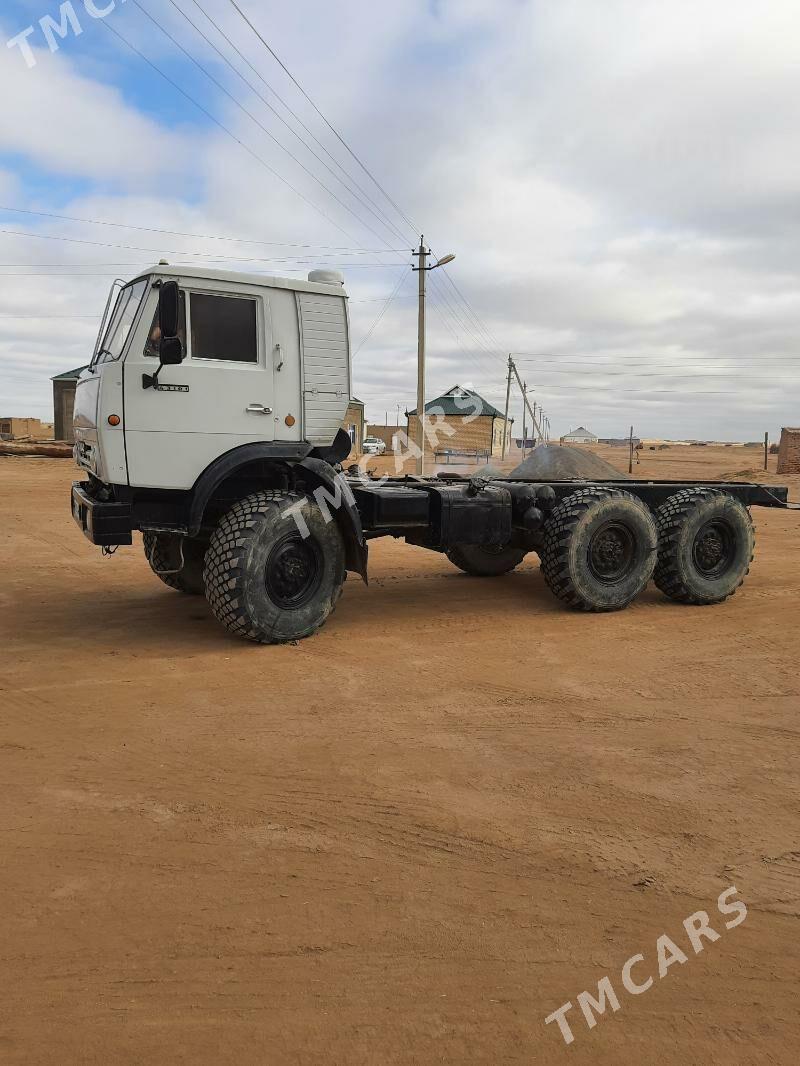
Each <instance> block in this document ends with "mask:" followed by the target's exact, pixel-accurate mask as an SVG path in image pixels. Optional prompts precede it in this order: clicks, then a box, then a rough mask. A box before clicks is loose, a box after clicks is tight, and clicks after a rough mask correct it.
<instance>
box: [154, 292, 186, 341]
mask: <svg viewBox="0 0 800 1066" xmlns="http://www.w3.org/2000/svg"><path fill="white" fill-rule="evenodd" d="M180 297H181V294H180V289H179V288H178V283H177V281H165V282H164V283H163V285H162V286H161V288H160V289H159V290H158V325H159V327H160V328H161V336H162V337H177V335H178V321H179V315H180Z"/></svg>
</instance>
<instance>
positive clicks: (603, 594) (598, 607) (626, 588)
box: [542, 487, 658, 611]
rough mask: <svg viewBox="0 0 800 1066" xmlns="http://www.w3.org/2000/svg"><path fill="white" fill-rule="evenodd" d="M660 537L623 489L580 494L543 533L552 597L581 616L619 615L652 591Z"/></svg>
mask: <svg viewBox="0 0 800 1066" xmlns="http://www.w3.org/2000/svg"><path fill="white" fill-rule="evenodd" d="M657 545H658V537H657V533H656V526H655V522H654V520H653V516H652V514H651V513H650V510H649V508H648V507H647V506H646V505H645V504H644V503H642V501H641V500H639V499H637V497H636V496H633V495H631V493H629V492H625V491H624V490H623V489H616V488H599V487H591V488H585V489H578V491H577V492H574V493H573V494H572V495H571V496H568V497H567V498H566V499H564V500H562V501H561V503H559V504H558V505H557V506H556V507H555V508H554V509H553V512H552V514H551V515H550V517H549V518H548V520H547V522H546V524H545V528H544V545H543V548H542V573H543V574H544V579H545V582H546V583H547V586H548V588H549V589H550V591H551V592H552V593H553V594H554V595H555V596H557V597H558V599H560V600H561V601H562V602H563V603H565V604H567V606H569V607H573V608H575V609H576V610H579V611H620V610H622V609H623V608H624V607H627V606H628V605H629V604H630V603H631V601H632V600H634V599H635V598H636V597H637V596H638V595H639V594H640V593H641V592H642V591H643V590H644V589H645V588H646V586H647V583H648V581H649V580H650V578H651V577H652V575H653V570H654V567H655V565H656V551H657Z"/></svg>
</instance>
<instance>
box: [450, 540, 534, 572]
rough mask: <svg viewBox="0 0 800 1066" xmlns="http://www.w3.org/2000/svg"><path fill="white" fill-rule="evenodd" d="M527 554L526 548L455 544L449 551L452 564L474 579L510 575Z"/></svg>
mask: <svg viewBox="0 0 800 1066" xmlns="http://www.w3.org/2000/svg"><path fill="white" fill-rule="evenodd" d="M527 554H528V553H527V551H526V550H525V549H524V548H508V547H505V548H484V547H483V545H481V544H454V545H453V546H452V547H451V548H448V550H447V558H448V559H449V560H450V562H451V563H452V564H453V565H454V566H457V567H458V568H459V570H463V571H464V573H465V574H471V575H472V577H500V576H501V574H508V573H510V572H511V571H512V570H514V569H516V567H518V566H519V564H520V563H521V562H522V560H523V559H524V558H525V556H526V555H527Z"/></svg>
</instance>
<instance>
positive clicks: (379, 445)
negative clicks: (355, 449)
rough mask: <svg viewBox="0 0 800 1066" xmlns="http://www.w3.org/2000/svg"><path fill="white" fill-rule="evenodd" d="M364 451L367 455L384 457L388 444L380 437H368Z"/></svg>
mask: <svg viewBox="0 0 800 1066" xmlns="http://www.w3.org/2000/svg"><path fill="white" fill-rule="evenodd" d="M363 450H364V454H365V455H383V454H384V452H385V451H386V442H385V441H382V440H381V439H380V437H366V438H365V440H364V445H363Z"/></svg>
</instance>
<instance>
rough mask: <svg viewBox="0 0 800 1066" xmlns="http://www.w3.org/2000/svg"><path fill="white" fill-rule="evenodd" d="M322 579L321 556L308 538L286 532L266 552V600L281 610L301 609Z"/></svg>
mask: <svg viewBox="0 0 800 1066" xmlns="http://www.w3.org/2000/svg"><path fill="white" fill-rule="evenodd" d="M321 580H322V556H321V553H320V550H319V548H318V546H317V544H316V543H315V542H314V540H313V539H312V538H310V537H309V538H306V539H305V540H304V539H303V538H302V537H301V536H300V534H299V533H290V534H288V535H287V536H285V537H284V538H283V539H282V540H280V541H278V543H277V544H276V545H275V546H274V547H273V549H272V551H271V552H270V553H269V557H268V559H267V564H266V568H265V573H264V581H265V584H266V587H267V593H268V594H269V598H270V599H271V600H272V602H273V603H274V604H275V605H276V607H280V608H282V609H283V610H292V609H295V608H298V607H303V606H304V605H305V604H307V603H308V602H309V601H310V600H311V599H313V597H314V593H315V592H316V591H317V589H318V588H319V584H320V581H321Z"/></svg>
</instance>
